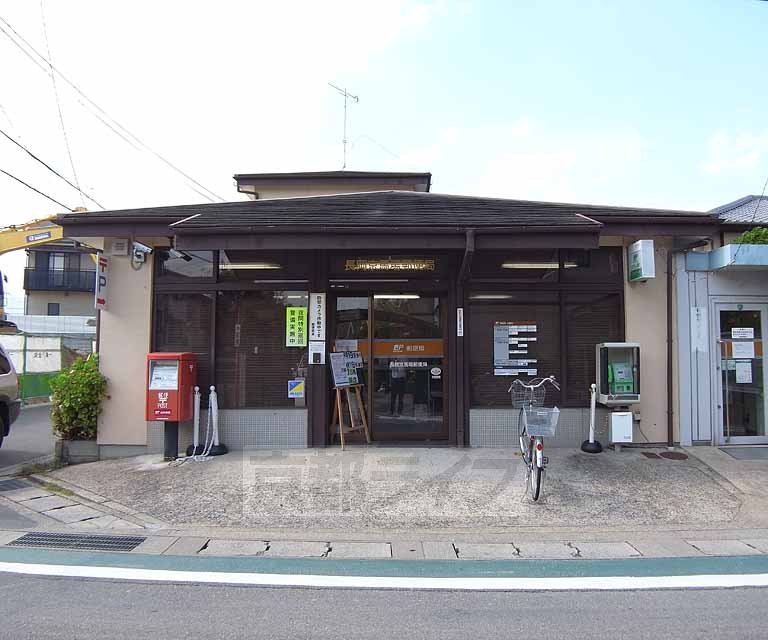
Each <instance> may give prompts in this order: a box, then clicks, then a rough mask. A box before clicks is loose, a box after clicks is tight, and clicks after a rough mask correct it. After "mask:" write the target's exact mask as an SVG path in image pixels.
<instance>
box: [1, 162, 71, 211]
mask: <svg viewBox="0 0 768 640" xmlns="http://www.w3.org/2000/svg"><path fill="white" fill-rule="evenodd" d="M0 173H4V174H5V175H7V176H8V177H9V178H11V179H13V180H15V181H16V182H20V183H21V184H23V185H24V186H25V187H26V188H27V189H31V190H32V191H34V192H35V193H39V194H40V195H41V196H43V197H44V198H48V200H50V201H51V202H55V203H56V204H57V205H59V206H60V207H64V208H65V209H66V210H67V211H74V209H70V208H69V207H68V206H67V205H65V204H62V203H61V202H59V201H58V200H56V199H55V198H51V196H49V195H48V194H47V193H43V192H42V191H40V189H35V187H33V186H32V185H31V184H27V183H26V182H24V181H23V180H22V179H21V178H17V177H16V176H15V175H13V174H12V173H8V172H7V171H6V170H5V169H0Z"/></svg>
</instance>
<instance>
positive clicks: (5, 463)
mask: <svg viewBox="0 0 768 640" xmlns="http://www.w3.org/2000/svg"><path fill="white" fill-rule="evenodd" d="M50 413H51V408H50V407H48V406H40V407H27V408H25V409H22V410H21V414H20V415H19V418H18V420H16V422H14V423H13V424H12V425H11V433H10V435H8V437H7V438H5V439H4V440H3V445H2V447H0V469H3V468H4V467H10V466H13V465H16V464H20V463H22V462H27V461H29V460H34V459H35V458H39V457H41V456H45V455H49V454H52V453H53V443H54V440H55V439H54V437H53V433H52V432H51V419H50Z"/></svg>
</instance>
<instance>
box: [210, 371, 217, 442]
mask: <svg viewBox="0 0 768 640" xmlns="http://www.w3.org/2000/svg"><path fill="white" fill-rule="evenodd" d="M210 404H211V411H212V412H213V446H214V447H218V446H219V394H218V393H216V387H214V386H211V399H210Z"/></svg>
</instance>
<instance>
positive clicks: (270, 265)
mask: <svg viewBox="0 0 768 640" xmlns="http://www.w3.org/2000/svg"><path fill="white" fill-rule="evenodd" d="M221 268H222V269H226V270H227V271H237V270H240V269H243V270H246V269H249V270H250V269H282V268H283V267H282V265H279V264H277V262H226V263H224V264H222V265H221Z"/></svg>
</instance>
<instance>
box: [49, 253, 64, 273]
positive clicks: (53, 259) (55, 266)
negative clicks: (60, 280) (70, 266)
mask: <svg viewBox="0 0 768 640" xmlns="http://www.w3.org/2000/svg"><path fill="white" fill-rule="evenodd" d="M48 268H49V269H51V270H52V271H64V254H63V253H52V254H50V256H49V258H48Z"/></svg>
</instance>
